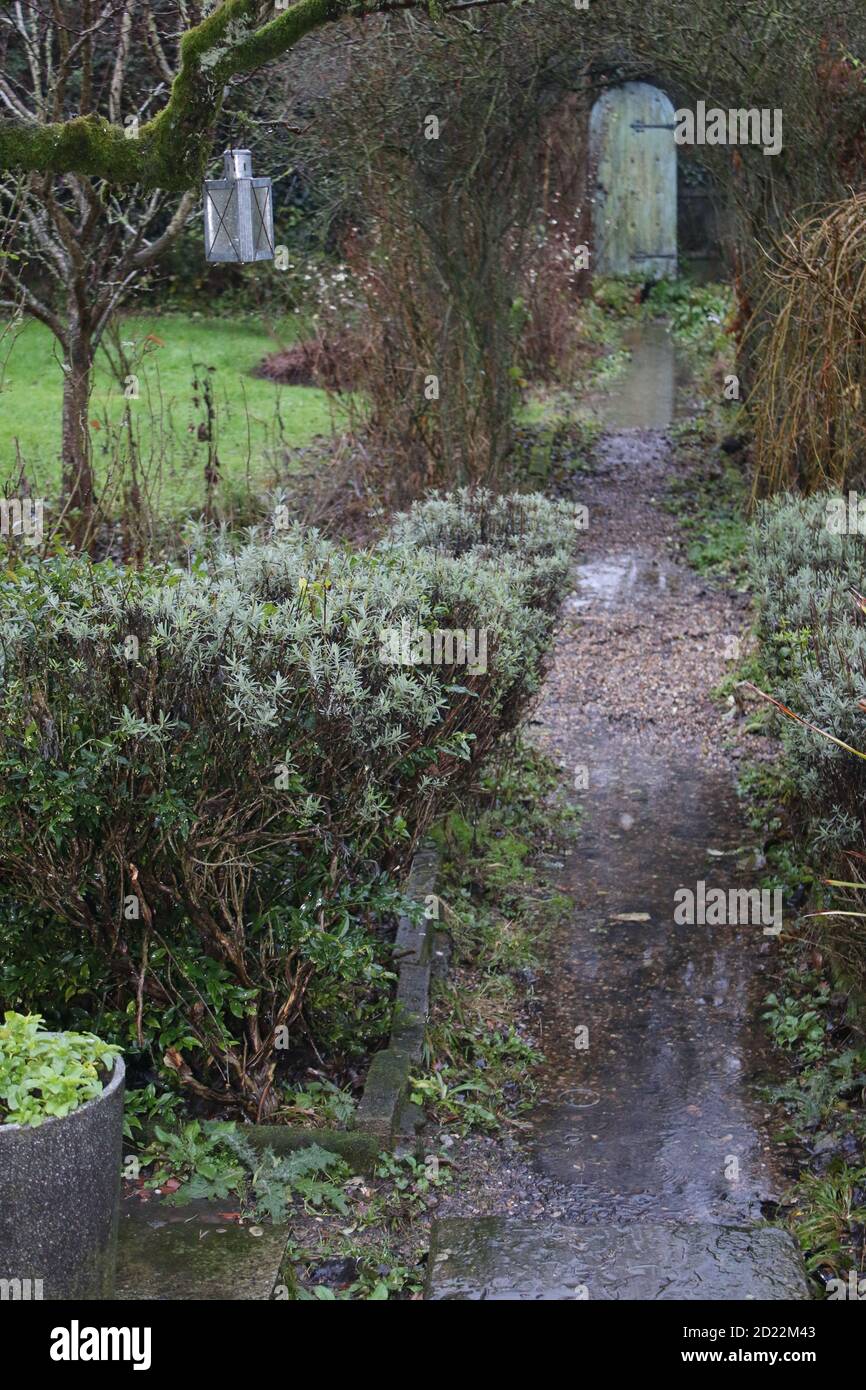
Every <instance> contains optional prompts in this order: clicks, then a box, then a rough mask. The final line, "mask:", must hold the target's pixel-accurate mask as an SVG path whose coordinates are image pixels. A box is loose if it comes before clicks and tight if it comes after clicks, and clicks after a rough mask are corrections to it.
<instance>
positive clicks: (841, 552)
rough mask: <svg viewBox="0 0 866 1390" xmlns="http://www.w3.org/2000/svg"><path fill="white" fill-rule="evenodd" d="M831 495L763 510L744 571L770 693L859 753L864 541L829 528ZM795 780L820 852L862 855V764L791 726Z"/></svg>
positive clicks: (865, 774) (865, 778)
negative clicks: (751, 586)
mask: <svg viewBox="0 0 866 1390" xmlns="http://www.w3.org/2000/svg"><path fill="white" fill-rule="evenodd" d="M834 501H836V499H835V498H834V497H831V495H830V494H823V493H819V494H815V495H814V496H811V497H807V498H783V499H781V500H779V501H775V502H772V503H768V504H765V505H764V506H763V507H762V509H761V511H760V513H759V516H758V520H757V525H756V528H755V532H754V536H753V541H752V557H751V559H752V563H751V569H752V575H753V581H754V586H755V590H756V594H757V598H758V604H759V635H760V638H761V653H762V660H763V664H764V666H765V668H766V670H767V673H768V681H769V693H771V694H773V695H775V696H776V697H777V698H779V699H781V700H782V701H783V702H784V703H785V704H787V705H789V706H790V708H791V709H793V710H794V711H795V712H796V713H797V714H799V715H801V716H803V718H805V719H808V720H810V721H811V722H812V723H813V724H815V725H817V726H818V728H820V729H823V730H825V731H826V732H828V733H830V734H833V735H834V737H836V738H840V739H843V740H844V741H845V742H846V743H849V744H851V745H852V746H853V747H855V748H859V749H862V750H863V751H866V711H864V709H863V708H862V707H861V705H860V701H861V700H863V699H864V698H866V615H864V612H863V610H862V608H861V605H860V603H859V600H858V599H857V597H856V594H857V593H863V591H864V589H866V536H864V535H861V534H859V530H858V529H853V530H852V531H849V532H844V533H839V532H838V531H836V530H835V529H833V527H832V526H831V525H828V517H830V516H832V511H828V504H830V503H833V502H834ZM782 735H783V738H784V741H785V744H786V748H787V750H788V757H789V764H790V768H791V771H792V774H793V777H794V781H795V783H796V786H797V788H798V791H799V793H800V796H801V798H802V802H803V805H804V809H805V811H806V813H807V814H808V816H809V818H810V836H811V839H812V842H813V843H814V844H815V846H816V848H817V849H818V851H819V854H825V853H835V852H838V851H843V850H845V849H857V850H859V849H862V847H863V846H862V841H863V838H864V817H866V763H864V762H863V761H862V760H861V759H859V758H856V757H854V756H853V755H852V754H850V753H846V752H845V751H844V750H843V749H840V748H837V747H836V746H835V744H832V743H830V742H829V741H828V740H827V739H823V738H821V737H820V736H819V735H818V734H815V733H813V732H811V731H810V730H808V729H806V728H804V727H803V726H802V725H799V724H795V723H793V722H791V721H790V720H784V721H783V723H782Z"/></svg>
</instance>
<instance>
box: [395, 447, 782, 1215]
mask: <svg viewBox="0 0 866 1390" xmlns="http://www.w3.org/2000/svg"><path fill="white" fill-rule="evenodd" d="M690 466H693V465H690V464H689V463H688V462H687V461H685V460H684V461H682V462H680V461H678V460H677V458H676V454H675V451H674V449H673V447H672V445H671V441H670V439H669V437H668V435H667V434H666V433H665V432H664V431H662V430H637V429H634V430H624V431H618V432H614V433H609V434H606V435H604V436H602V438H601V439H600V441H599V443H598V446H597V451H596V458H595V462H594V467H593V469H592V472H591V473H590V474H589V475H587V476H585V477H582V478H581V480H580V483H579V486H578V487H577V489H576V500H578V501H580V502H582V503H583V504H584V505H585V506H586V507H587V508H588V512H589V521H588V528H587V530H586V532H585V533H584V535H583V537H582V545H581V550H580V554H579V556H578V560H577V571H576V574H575V581H576V583H575V589H576V592H575V594H573V595H572V596H570V597H569V598H568V599H567V600H566V602H565V605H564V610H563V622H562V627H561V631H560V634H559V638H558V641H557V644H556V650H555V654H554V658H553V660H552V662H551V668H550V672H549V675H548V678H547V682H546V685H545V689H544V691H543V694H542V698H541V700H540V702H539V706H538V709H537V712H536V716H535V723H534V730H535V736H536V737H537V740H538V743H539V745H540V746H541V747H542V748H543V749H544V751H545V752H547V753H548V754H549V755H550V756H551V757H553V758H554V759H555V760H556V761H557V762H559V763H560V764H561V765H562V766H563V768H564V769H565V770H566V773H567V775H568V776H569V777H571V776H572V774H574V773H575V770H576V776H577V778H578V783H577V785H580V782H579V779H580V776H581V772H580V764H582V763H584V762H585V763H586V764H587V765H590V764H591V763H592V761H593V745H595V746H596V747H598V746H603V745H604V743H605V741H606V740H611V741H613V742H615V741H617V740H620V739H622V738H625V739H626V740H627V741H629V742H630V743H631V744H632V745H633V746H634V747H635V748H636V749H638V750H639V751H640V755H641V756H644V757H646V758H648V759H652V758H653V757H654V756H658V755H660V754H664V755H665V756H668V757H670V758H671V759H672V761H673V762H677V761H682V760H687V761H688V762H689V764H690V765H691V766H693V767H694V768H696V769H697V772H698V774H699V775H700V774H701V773H703V772H706V773H707V775H708V776H711V777H716V778H720V779H722V780H723V781H724V782H725V783H726V786H732V785H733V783H734V782H735V780H736V776H737V772H738V767H739V765H740V763H741V762H742V761H743V760H744V759H748V760H752V759H754V758H756V757H758V758H761V757H768V756H770V750H771V745H770V744H769V742H768V741H766V740H764V739H762V738H760V737H758V736H754V735H751V734H748V733H747V732H746V731H745V723H746V720H745V718H744V717H743V716H744V712H747V711H743V710H742V709H738V708H736V707H735V708H732V709H731V710H730V711H728V712H727V713H725V711H724V709H723V707H721V706H720V704H719V702H718V701H717V700H714V699H713V698H712V696H711V691H712V690H713V688H714V687H715V686H717V685H718V683H719V682H720V681H721V680H722V678H723V677H724V676H725V674H726V673H728V672H729V671H730V670H731V669H732V668H733V665H734V663H735V661H736V660H737V659H738V658H739V656H740V652H741V648H740V647H739V646H738V644H739V643H742V642H743V641H745V640H746V639H747V631H748V627H749V623H750V601H749V598H748V596H747V595H746V594H743V593H739V592H737V591H735V590H733V589H731V588H730V587H726V586H725V585H724V584H716V583H712V582H710V581H708V580H706V579H704V578H702V577H701V576H700V575H699V574H697V573H695V572H694V571H692V570H690V569H689V568H688V567H687V566H686V565H685V564H684V562H683V561H682V559H681V556H682V552H683V542H682V538H681V535H680V532H679V528H678V523H677V518H676V516H675V515H672V514H671V513H670V512H669V511H668V510H666V508H665V506H664V505H663V503H664V500H665V497H666V494H667V492H668V489H669V487H670V485H671V483H672V482H673V481H674V479H675V478H676V477H677V476H678V474H679V473H681V472H682V471H683V470H685V469H688V468H689V467H690ZM596 741H597V742H596ZM582 748H585V754H586V756H585V758H584V756H583V753H582V752H581V749H582ZM676 794H677V793H676V788H675V787H671V797H672V798H675V797H676ZM577 795H578V796H579V793H578V794H577ZM744 836H745V837H746V838H748V836H747V832H744ZM767 950H768V948H767V944H766V943H765V942H764V943H760V944H759V945H758V946H757V947H756V954H757V955H759V956H760V955H766V954H767ZM763 968H764V966H763V963H762V962H761V961H758V963H757V965H756V966H755V969H756V971H757V972H759V973H760V971H762V970H763ZM542 989H543V986H542ZM759 1066H760V1064H759V1063H758V1062H756V1069H759ZM694 1109H695V1112H696V1113H697V1114H700V1113H701V1112H700V1107H697V1106H696V1107H694ZM761 1118H762V1117H761V1116H760V1115H758V1116H757V1119H756V1123H757V1124H758V1125H759V1126H760V1122H761ZM763 1118H764V1119H767V1120H768V1119H769V1116H766V1115H765V1116H764V1117H763ZM531 1137H532V1136H531V1130H530V1126H529V1125H528V1124H527V1125H525V1126H523V1127H521V1125H516V1126H515V1128H514V1130H513V1133H512V1134H506V1135H504V1136H498V1137H496V1138H487V1137H483V1136H473V1137H470V1138H467V1139H459V1138H454V1141H453V1143H452V1144H451V1147H450V1149H449V1151H448V1152H449V1156H450V1159H451V1162H452V1163H453V1169H454V1179H455V1180H454V1182H453V1185H452V1187H451V1188H450V1189H449V1190H447V1191H445V1192H442V1193H440V1194H438V1195H437V1196H436V1197H435V1198H433V1200H432V1204H431V1212H430V1214H431V1215H435V1214H438V1215H449V1216H451V1215H461V1216H470V1215H508V1214H511V1215H515V1216H521V1217H528V1218H530V1219H537V1220H538V1221H539V1222H542V1221H543V1222H549V1221H565V1222H569V1221H585V1220H587V1218H588V1213H587V1201H586V1195H585V1192H584V1191H583V1189H582V1188H581V1186H580V1185H579V1183H575V1182H563V1181H561V1180H559V1178H558V1177H557V1176H554V1175H551V1173H549V1172H544V1171H542V1170H541V1169H540V1167H539V1166H538V1163H537V1161H536V1159H535V1158H533V1156H532V1151H531V1148H530V1146H529V1143H528V1140H530V1139H531ZM445 1143H446V1144H448V1143H449V1139H448V1137H446V1139H445ZM753 1150H754V1152H753V1153H752V1155H751V1157H752V1161H753V1168H754V1169H755V1170H756V1172H757V1174H758V1176H757V1179H756V1181H755V1182H754V1183H753V1184H752V1187H751V1189H750V1192H749V1198H750V1204H749V1207H748V1210H749V1214H750V1216H751V1219H760V1216H761V1202H762V1201H763V1203H764V1209H765V1210H767V1211H769V1210H770V1206H771V1205H772V1197H773V1186H774V1184H773V1180H772V1172H771V1170H772V1168H773V1161H772V1155H771V1154H770V1144H769V1141H768V1138H767V1134H766V1132H764V1133H763V1134H760V1135H758V1136H757V1137H754V1136H753ZM768 1173H769V1176H768ZM724 1195H725V1194H724V1193H722V1194H721V1196H722V1197H724ZM720 1210H723V1208H720ZM609 1214H611V1215H615V1214H616V1202H615V1201H614V1203H613V1210H612V1211H611V1212H610V1213H609ZM742 1214H743V1212H742V1211H740V1212H738V1213H737V1215H742ZM715 1219H721V1218H720V1217H719V1216H718V1215H716V1216H715ZM416 1238H417V1227H416Z"/></svg>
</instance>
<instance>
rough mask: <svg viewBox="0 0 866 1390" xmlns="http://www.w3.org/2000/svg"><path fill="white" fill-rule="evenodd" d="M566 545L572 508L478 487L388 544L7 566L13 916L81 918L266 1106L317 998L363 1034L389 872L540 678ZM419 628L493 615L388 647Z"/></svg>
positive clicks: (182, 1065) (213, 1075) (187, 1074)
mask: <svg viewBox="0 0 866 1390" xmlns="http://www.w3.org/2000/svg"><path fill="white" fill-rule="evenodd" d="M467 517H468V518H469V520H468V522H467ZM413 528H414V529H413ZM418 528H420V530H421V531H423V532H424V537H423V538H422V537H421V536H420V535H419V532H418ZM473 534H474V537H475V543H474V544H472V538H473ZM574 540H575V530H574V525H573V517H572V513H571V509H570V508H568V507H567V506H559V505H557V504H553V503H548V502H545V501H544V499H542V498H538V497H529V498H520V497H518V498H512V499H505V500H504V501H501V500H497V499H491V498H490V497H489V496H487V497H483V498H481V499H479V497H478V496H477V495H473V496H471V497H470V496H468V495H463V496H458V497H456V498H439V499H434V501H432V502H431V503H428V504H426V508H425V506H422V507H420V508H418V509H415V510H413V512H412V513H410V514H409V516H408V517H407V518H401V519H399V520H398V521H397V522H396V523H395V527H394V529H393V531H392V533H391V534H390V535H389V536H387V537H386V538H385V540H384V541H383V542H382V543H381V544H380V545H379V546H378V547H377V548H376V549H374V550H371V551H360V552H359V551H354V550H350V549H347V548H345V547H342V546H338V545H335V544H333V543H332V542H330V541H327V540H326V539H324V538H322V537H321V536H319V535H317V534H316V533H315V532H301V531H299V530H293V531H289V532H285V533H275V534H273V535H271V536H262V537H254V538H251V539H248V540H247V541H246V542H245V543H243V544H241V545H240V546H236V545H235V544H233V543H232V541H231V538H229V537H227V536H222V537H221V536H216V537H209V538H208V541H207V544H206V545H204V546H203V547H202V549H201V551H200V553H199V554H197V555H196V556H195V558H194V560H193V561H192V562H191V563H190V565H189V567H187V568H181V567H170V566H161V567H154V568H151V569H149V570H146V571H135V572H132V571H126V570H124V569H122V568H120V567H117V566H114V565H113V564H111V563H110V562H105V563H102V564H98V565H92V564H90V563H89V562H88V561H87V560H83V559H80V558H77V557H69V556H60V557H55V558H53V559H50V560H47V561H39V560H32V561H30V562H29V563H24V564H22V565H21V566H20V567H19V568H18V569H16V570H15V571H13V572H12V573H10V574H7V576H6V577H5V578H4V579H2V580H0V660H2V668H0V704H2V716H3V717H2V721H0V862H2V864H3V869H4V884H3V887H4V888H5V890H6V892H7V894H9V895H10V896H11V898H12V899H13V900H14V903H15V905H16V907H15V911H16V914H17V913H21V914H22V915H21V921H22V922H23V921H24V920H25V917H26V915H27V913H30V915H31V919H32V918H33V917H34V916H38V917H39V918H40V920H41V921H42V922H43V923H46V922H47V923H51V922H55V923H57V924H62V926H63V928H64V930H65V931H66V933H67V938H68V937H69V934H70V933H71V934H72V937H73V939H74V938H75V935H76V934H78V935H79V937H80V939H81V940H82V941H86V942H87V944H88V949H89V950H90V951H91V952H92V953H95V957H96V958H97V959H98V960H99V961H100V962H101V963H102V967H103V968H104V973H105V978H106V981H107V983H106V988H107V989H109V990H110V991H111V997H112V998H113V999H114V1000H115V1002H116V1005H117V1007H118V1008H119V1009H120V1010H124V1009H126V1010H127V1016H128V1017H129V1018H130V1020H131V1021H130V1025H129V1026H130V1027H131V1028H133V1029H134V1036H135V1038H136V1040H137V1041H138V1043H139V1044H140V1045H141V1044H142V1043H144V1042H145V1041H146V1039H147V1035H148V1029H150V1030H151V1031H153V1032H155V1034H156V1036H157V1037H158V1038H159V1043H160V1047H161V1048H166V1047H167V1046H168V1045H169V1044H171V1046H173V1047H174V1049H175V1052H176V1054H177V1055H178V1056H181V1057H182V1062H177V1063H176V1065H177V1067H178V1069H179V1070H180V1071H181V1075H182V1076H183V1077H184V1080H185V1081H186V1084H188V1085H190V1086H192V1087H193V1088H194V1089H196V1088H197V1089H198V1090H199V1091H200V1092H202V1093H205V1094H207V1095H209V1096H218V1097H219V1098H220V1099H221V1100H224V1101H228V1102H229V1103H233V1104H237V1105H239V1106H240V1107H241V1108H243V1109H246V1110H247V1111H248V1112H249V1113H251V1114H252V1113H255V1114H257V1115H259V1114H260V1113H261V1106H262V1104H263V1101H264V1100H265V1099H266V1098H267V1097H268V1096H270V1094H271V1089H270V1088H271V1081H272V1076H273V1068H274V1038H275V1036H276V1034H277V1030H278V1029H279V1028H281V1027H284V1026H288V1027H291V1026H292V1025H293V1024H294V1023H295V1022H296V1021H297V1020H298V1019H299V1018H300V1010H301V1008H302V1006H304V1007H305V1010H306V1012H305V1018H306V1019H307V1022H308V1023H309V1019H310V1018H312V1019H314V1020H315V1019H316V1018H319V1019H321V1017H322V1016H323V1013H324V1005H323V1004H322V1000H323V999H327V1000H330V1001H331V1006H333V1005H334V1001H337V1002H338V1004H339V1010H340V1011H342V1014H343V1015H344V1016H345V1023H344V1026H345V1029H346V1030H348V1031H351V1021H352V1019H354V1018H356V1017H363V1018H369V1016H370V1014H371V1011H373V1009H374V1006H373V1005H372V1004H370V999H374V1000H375V999H378V1000H379V1001H380V1010H381V1003H382V1001H383V1000H384V1001H385V1003H387V984H386V980H387V975H386V964H387V961H386V957H383V955H382V950H383V947H382V941H383V938H382V934H381V932H380V931H376V930H373V928H374V927H375V926H376V923H375V921H374V920H373V919H374V918H375V905H376V903H377V902H379V903H380V904H381V901H382V897H381V893H382V891H383V890H382V885H383V884H386V883H387V882H388V881H391V882H396V881H397V880H398V879H399V875H400V873H401V872H402V871H403V870H404V869H405V867H406V866H407V864H408V861H409V858H410V856H411V853H412V849H413V846H414V845H415V843H416V842H417V839H418V837H419V836H420V835H421V834H422V833H423V831H424V829H425V827H426V826H427V825H428V824H429V823H430V820H431V818H432V817H434V816H435V815H436V814H437V813H438V812H440V811H441V810H442V809H443V808H444V806H445V804H446V801H447V798H448V797H449V796H450V795H451V794H452V793H453V792H454V791H456V790H458V789H459V788H460V787H461V786H462V785H464V784H465V783H466V782H467V781H469V780H471V779H472V778H474V777H475V776H477V765H478V763H479V761H480V760H482V759H483V758H484V757H485V756H486V755H487V754H488V753H489V752H490V750H491V749H492V748H493V747H494V746H495V744H496V742H497V740H499V739H500V738H501V737H502V736H503V734H504V733H505V732H507V731H508V730H509V729H510V728H512V727H513V726H514V725H515V723H516V722H517V721H518V720H519V718H520V715H521V713H522V711H523V710H524V708H525V706H526V703H527V701H528V700H529V699H531V697H532V695H533V693H534V692H535V690H536V689H537V687H538V684H539V680H540V673H541V670H542V666H543V661H544V658H545V654H546V651H547V649H548V647H549V645H550V641H551V637H552V632H553V627H554V623H555V617H556V609H557V606H558V600H559V596H560V595H561V593H562V587H563V584H564V582H565V577H566V573H567V567H568V561H569V556H570V553H571V549H572V546H573V543H574ZM404 626H405V627H411V629H412V630H413V632H416V633H421V634H424V633H427V634H429V633H431V632H433V631H435V630H448V631H455V630H456V631H458V632H461V633H465V632H466V631H468V630H473V631H480V630H483V631H484V633H485V635H486V645H485V661H484V664H483V667H480V668H479V669H478V670H475V671H473V670H471V669H469V668H468V667H467V665H466V664H461V660H460V656H459V651H458V649H456V648H453V649H451V648H449V649H448V652H447V655H446V656H445V657H444V658H443V659H441V660H439V661H438V662H437V661H433V662H431V661H427V660H420V661H419V660H416V659H414V658H413V659H412V660H411V661H409V662H402V661H396V662H394V661H391V660H384V659H383V634H387V633H388V632H392V631H397V632H402V631H403V629H404ZM388 876H391V877H390V880H389V878H388ZM377 895H378V896H377ZM15 920H18V918H17V916H16V917H15ZM347 942H348V943H350V945H351V950H350V949H349V946H348V945H347ZM376 943H378V944H376ZM203 999H206V1000H207V1001H208V1004H207V1007H206V1008H202V1007H201V1001H202V1000H203ZM359 1000H362V1001H367V1002H364V1003H359V1002H358V1001H359ZM305 1001H306V1004H305ZM317 1009H318V1014H317V1012H316V1011H317ZM357 1010H360V1013H358V1012H357ZM333 1012H334V1009H333V1007H332V1008H331V1016H332V1018H333ZM148 1020H150V1022H149V1023H148Z"/></svg>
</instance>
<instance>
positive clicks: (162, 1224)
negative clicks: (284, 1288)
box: [114, 1199, 289, 1302]
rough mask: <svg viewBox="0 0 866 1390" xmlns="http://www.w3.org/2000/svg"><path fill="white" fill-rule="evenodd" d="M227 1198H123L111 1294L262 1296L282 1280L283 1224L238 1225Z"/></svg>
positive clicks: (205, 1298) (201, 1298)
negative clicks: (183, 1202) (228, 1213)
mask: <svg viewBox="0 0 866 1390" xmlns="http://www.w3.org/2000/svg"><path fill="white" fill-rule="evenodd" d="M227 1205H231V1203H230V1202H228V1203H227V1202H206V1201H199V1202H190V1203H189V1205H188V1206H185V1207H170V1206H168V1205H167V1204H165V1203H161V1202H159V1201H157V1200H154V1201H153V1202H152V1203H141V1202H139V1201H136V1200H135V1199H132V1200H126V1201H123V1202H121V1210H120V1222H119V1225H118V1241H117V1278H116V1281H115V1291H114V1297H115V1299H117V1300H119V1301H124V1302H125V1301H127V1300H133V1299H134V1300H138V1299H143V1300H152V1299H153V1300H166V1299H167V1300H172V1301H184V1302H185V1301H186V1300H190V1301H193V1302H210V1301H211V1300H213V1301H215V1302H224V1301H226V1300H231V1301H237V1300H259V1299H269V1298H271V1297H273V1296H275V1294H274V1290H275V1288H276V1289H277V1290H278V1294H277V1295H276V1296H279V1290H280V1288H281V1286H280V1283H279V1280H280V1270H281V1265H282V1261H283V1256H284V1253H285V1249H286V1243H287V1241H288V1236H289V1233H288V1230H287V1229H286V1228H285V1227H280V1226H272V1225H270V1224H269V1223H266V1222H263V1223H262V1225H261V1226H238V1225H235V1224H234V1223H233V1222H230V1221H227V1220H226V1219H225V1207H226V1206H227Z"/></svg>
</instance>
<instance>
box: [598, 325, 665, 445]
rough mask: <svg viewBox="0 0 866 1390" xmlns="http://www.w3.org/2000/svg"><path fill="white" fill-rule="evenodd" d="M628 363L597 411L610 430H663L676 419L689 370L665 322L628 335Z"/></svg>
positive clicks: (638, 329)
mask: <svg viewBox="0 0 866 1390" xmlns="http://www.w3.org/2000/svg"><path fill="white" fill-rule="evenodd" d="M625 346H626V347H627V348H629V350H630V351H631V358H630V360H629V363H628V365H627V366H626V367H625V368H624V369H623V372H622V374H621V375H620V376H618V377H617V378H616V381H615V382H613V383H612V384H611V387H610V391H609V393H607V394H606V395H605V396H604V398H603V399H602V400H601V401H599V403H598V405H597V408H596V411H595V414H596V415H597V418H598V419H599V421H600V422H601V424H602V425H603V426H604V428H605V429H609V430H630V429H643V430H664V429H667V427H668V426H669V425H670V424H672V423H673V421H674V420H675V419H676V418H677V413H678V412H677V393H678V391H679V389H680V387H681V386H682V385H683V384H684V382H685V380H686V375H687V374H686V371H685V368H684V367H683V366H682V364H681V363H680V362H678V360H677V355H676V349H675V347H674V341H673V338H672V337H671V335H670V333H669V332H668V329H667V328H666V326H665V325H664V324H663V323H646V324H641V325H640V327H639V328H636V329H633V330H632V331H631V332H630V333H629V334H627V335H626V338H625Z"/></svg>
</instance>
